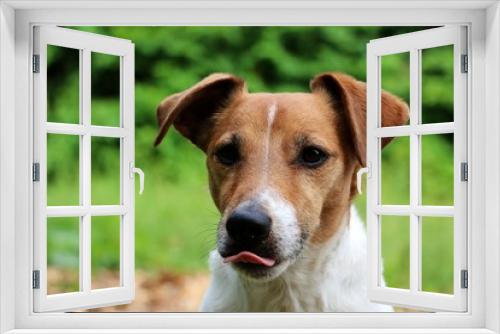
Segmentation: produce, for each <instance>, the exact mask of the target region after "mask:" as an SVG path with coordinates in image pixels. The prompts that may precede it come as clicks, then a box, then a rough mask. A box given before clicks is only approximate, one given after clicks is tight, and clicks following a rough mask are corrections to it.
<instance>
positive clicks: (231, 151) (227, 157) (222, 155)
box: [215, 144, 241, 166]
mask: <svg viewBox="0 0 500 334" xmlns="http://www.w3.org/2000/svg"><path fill="white" fill-rule="evenodd" d="M215 156H216V157H217V160H218V161H219V162H220V163H221V164H223V165H226V166H231V165H234V164H235V163H237V162H238V161H240V159H241V157H240V151H239V150H238V146H237V145H235V144H227V145H223V146H221V147H219V148H218V149H217V150H216V151H215Z"/></svg>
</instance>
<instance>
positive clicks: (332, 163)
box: [156, 73, 408, 243]
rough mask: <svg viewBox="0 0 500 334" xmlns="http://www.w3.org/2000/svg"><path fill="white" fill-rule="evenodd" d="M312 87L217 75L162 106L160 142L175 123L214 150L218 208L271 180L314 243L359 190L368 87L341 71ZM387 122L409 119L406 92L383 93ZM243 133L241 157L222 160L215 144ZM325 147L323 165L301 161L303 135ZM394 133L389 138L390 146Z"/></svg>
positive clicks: (326, 235)
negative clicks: (293, 88)
mask: <svg viewBox="0 0 500 334" xmlns="http://www.w3.org/2000/svg"><path fill="white" fill-rule="evenodd" d="M311 89H312V93H278V94H268V93H253V94H250V93H248V92H247V91H246V87H245V84H244V82H243V80H241V79H239V78H236V77H234V76H232V75H229V74H216V75H212V76H209V77H208V78H206V79H204V80H202V81H201V82H200V83H198V84H197V85H195V86H193V87H192V88H190V89H188V90H186V91H184V92H181V93H179V94H176V95H173V96H171V97H169V98H167V99H165V100H164V101H163V102H162V104H161V105H160V106H159V107H158V122H159V124H160V133H159V135H158V138H157V140H156V144H159V143H160V142H161V140H162V139H163V137H164V136H165V134H166V132H167V130H168V128H169V127H170V126H171V125H172V124H173V125H174V126H175V127H176V128H177V129H178V130H179V132H181V133H182V134H183V135H184V136H186V137H187V138H189V139H190V140H191V141H192V142H193V143H194V144H196V145H197V146H198V147H200V148H201V149H202V150H203V151H205V153H206V154H207V167H208V170H209V177H210V180H209V182H210V189H211V192H212V196H213V199H214V201H215V204H216V205H217V207H218V208H219V210H220V211H221V212H222V213H224V212H230V211H231V209H232V208H234V207H236V206H237V205H238V204H239V203H241V202H242V201H243V200H245V199H247V198H248V197H249V196H251V195H254V194H255V192H256V191H259V189H258V187H259V185H260V184H261V181H262V179H263V177H264V175H263V174H264V173H266V174H267V176H266V177H267V178H268V185H269V186H271V187H272V188H273V189H276V190H277V191H278V192H279V193H280V195H281V196H282V197H283V198H284V199H286V200H287V201H288V202H290V203H291V204H292V205H293V206H294V208H295V210H296V213H297V219H298V221H299V224H300V226H301V230H302V232H303V233H305V234H307V235H309V236H310V240H311V242H312V243H322V242H324V241H326V240H329V239H330V238H331V237H332V236H333V235H334V234H335V232H336V231H337V230H338V228H339V226H340V224H341V222H342V221H343V219H342V218H343V217H344V216H345V215H346V214H347V213H348V208H349V206H350V204H351V201H352V199H353V197H354V194H355V190H354V189H355V188H356V184H355V179H356V178H355V174H356V171H357V170H358V169H359V168H360V167H361V166H363V165H365V163H366V160H365V159H366V158H365V156H366V85H365V84H364V83H362V82H359V81H356V80H355V79H353V78H352V77H349V76H347V75H345V74H340V73H325V74H321V75H318V76H316V77H315V78H314V79H313V80H312V81H311ZM273 103H275V104H277V108H278V110H277V113H276V118H275V120H274V123H273V126H272V129H271V140H270V143H269V156H270V159H269V164H268V165H267V169H266V170H265V171H263V170H262V168H261V167H262V165H261V162H262V161H263V159H265V157H264V145H263V143H262V141H263V139H265V136H266V131H267V121H268V120H267V117H268V116H267V115H268V110H269V107H270V106H271V105H272V104H273ZM382 112H383V115H382V124H383V126H392V125H401V124H404V123H406V121H407V120H408V108H407V106H406V104H405V103H404V102H403V101H402V100H400V99H399V98H397V97H395V96H393V95H391V94H389V93H385V92H384V93H383V96H382ZM233 135H237V136H238V138H239V139H240V141H241V143H240V147H241V155H242V161H241V162H240V163H238V165H237V166H231V167H227V166H224V165H221V164H220V163H219V162H218V161H217V160H216V159H215V157H214V150H215V148H216V147H217V146H218V145H219V144H220V143H222V142H226V141H228V140H230V138H231V137H232V136H233ZM301 138H302V139H304V138H307V140H308V141H310V143H314V144H315V145H319V146H321V147H322V148H323V149H325V150H326V151H327V152H328V153H329V155H330V158H329V159H328V160H327V161H326V162H325V163H324V164H323V165H322V166H320V167H319V168H316V169H307V168H304V167H303V166H299V165H297V164H296V163H295V161H296V157H297V156H298V154H299V152H300V149H301V147H300V145H298V144H297V143H298V142H300V139H301ZM389 141H390V138H386V139H384V141H383V144H384V145H386V144H387V143H388V142H389Z"/></svg>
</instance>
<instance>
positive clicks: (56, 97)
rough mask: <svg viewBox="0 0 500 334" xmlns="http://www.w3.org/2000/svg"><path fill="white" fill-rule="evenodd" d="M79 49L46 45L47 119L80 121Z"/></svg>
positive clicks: (62, 121)
mask: <svg viewBox="0 0 500 334" xmlns="http://www.w3.org/2000/svg"><path fill="white" fill-rule="evenodd" d="M79 76H80V50H78V49H70V48H63V47H60V46H54V45H47V121H48V122H60V123H74V124H76V123H79V122H80V78H79Z"/></svg>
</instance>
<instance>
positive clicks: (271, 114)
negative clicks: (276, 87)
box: [262, 101, 278, 185]
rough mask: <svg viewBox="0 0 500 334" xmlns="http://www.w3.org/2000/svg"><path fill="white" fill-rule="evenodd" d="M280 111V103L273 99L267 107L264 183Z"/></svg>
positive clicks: (263, 164) (263, 167)
mask: <svg viewBox="0 0 500 334" xmlns="http://www.w3.org/2000/svg"><path fill="white" fill-rule="evenodd" d="M277 111H278V104H277V103H276V101H273V103H271V105H270V106H269V108H268V109H267V128H266V135H265V138H264V156H263V158H262V159H263V160H262V183H263V184H264V185H265V184H267V175H268V172H269V171H268V169H269V146H270V143H271V132H272V128H273V123H274V119H275V118H276V112H277Z"/></svg>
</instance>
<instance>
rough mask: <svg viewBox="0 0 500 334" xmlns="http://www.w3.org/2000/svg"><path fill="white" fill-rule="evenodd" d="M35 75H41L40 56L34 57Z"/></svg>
mask: <svg viewBox="0 0 500 334" xmlns="http://www.w3.org/2000/svg"><path fill="white" fill-rule="evenodd" d="M33 73H40V55H33Z"/></svg>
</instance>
